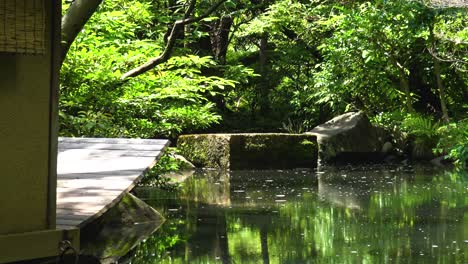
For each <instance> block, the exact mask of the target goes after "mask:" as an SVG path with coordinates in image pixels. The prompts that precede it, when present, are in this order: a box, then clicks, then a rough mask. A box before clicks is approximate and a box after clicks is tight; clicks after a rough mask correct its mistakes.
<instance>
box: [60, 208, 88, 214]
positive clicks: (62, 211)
mask: <svg viewBox="0 0 468 264" xmlns="http://www.w3.org/2000/svg"><path fill="white" fill-rule="evenodd" d="M56 212H57V215H65V214H66V215H88V216H92V215H93V214H95V213H96V211H95V210H92V209H80V210H73V209H69V208H57V211H56Z"/></svg>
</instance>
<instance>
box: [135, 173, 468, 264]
mask: <svg viewBox="0 0 468 264" xmlns="http://www.w3.org/2000/svg"><path fill="white" fill-rule="evenodd" d="M467 179H468V175H467V173H466V172H447V171H435V170H433V169H429V168H425V167H420V168H410V167H405V168H402V167H386V168H384V167H382V166H380V167H379V166H374V167H366V168H362V167H361V168H352V167H349V168H341V169H339V168H329V169H327V170H326V171H324V172H313V171H284V172H279V171H263V172H259V171H257V172H255V171H238V172H230V173H229V174H226V173H222V172H215V171H208V172H200V173H197V174H196V175H194V177H192V178H191V179H189V180H188V181H187V182H186V183H185V184H184V186H183V189H182V190H181V191H180V193H177V194H171V193H162V192H161V191H157V190H151V189H140V190H139V191H138V192H137V195H138V196H139V197H141V198H143V199H145V200H146V202H148V203H149V204H151V205H152V206H154V207H155V208H157V209H158V210H159V211H160V212H161V213H162V214H163V215H165V216H166V218H167V219H168V221H167V222H166V223H165V224H164V226H163V227H162V228H161V229H160V230H158V231H157V232H156V233H155V234H154V235H153V236H151V237H150V238H148V239H147V240H146V242H144V243H142V244H140V245H139V246H138V247H137V249H136V250H135V251H134V252H132V256H131V259H132V263H466V259H465V256H467V255H468V221H467V220H468V213H467V204H468V203H467V202H468V196H467V194H468V184H467Z"/></svg>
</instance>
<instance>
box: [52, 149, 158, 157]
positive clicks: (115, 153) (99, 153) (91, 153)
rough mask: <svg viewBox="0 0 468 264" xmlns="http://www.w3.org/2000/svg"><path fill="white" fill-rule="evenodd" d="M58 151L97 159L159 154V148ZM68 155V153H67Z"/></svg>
mask: <svg viewBox="0 0 468 264" xmlns="http://www.w3.org/2000/svg"><path fill="white" fill-rule="evenodd" d="M59 152H60V153H61V154H62V153H63V152H67V154H68V153H70V152H74V153H75V155H77V156H80V157H88V158H98V159H115V158H121V157H153V158H154V157H155V156H157V155H159V152H160V150H112V151H109V150H107V149H67V148H59ZM68 155H70V154H68Z"/></svg>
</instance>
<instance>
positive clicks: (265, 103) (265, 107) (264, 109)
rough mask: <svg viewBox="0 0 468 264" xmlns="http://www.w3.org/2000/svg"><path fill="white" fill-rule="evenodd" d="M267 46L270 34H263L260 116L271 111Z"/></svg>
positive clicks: (261, 45) (261, 46)
mask: <svg viewBox="0 0 468 264" xmlns="http://www.w3.org/2000/svg"><path fill="white" fill-rule="evenodd" d="M267 46H268V33H266V32H265V33H263V34H262V37H261V39H260V49H259V64H260V67H259V71H260V75H261V80H260V83H259V100H258V102H259V107H260V114H261V115H262V116H266V115H267V114H268V112H269V111H270V104H269V99H268V95H269V94H270V87H269V82H268V77H267V74H268V67H267V63H268V58H267Z"/></svg>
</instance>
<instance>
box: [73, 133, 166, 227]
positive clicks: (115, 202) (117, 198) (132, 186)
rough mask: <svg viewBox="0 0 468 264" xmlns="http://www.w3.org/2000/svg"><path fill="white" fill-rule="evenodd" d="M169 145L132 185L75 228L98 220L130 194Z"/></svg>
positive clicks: (164, 148)
mask: <svg viewBox="0 0 468 264" xmlns="http://www.w3.org/2000/svg"><path fill="white" fill-rule="evenodd" d="M170 144H171V142H170V141H169V140H167V141H166V143H165V144H164V146H163V147H162V148H161V151H160V152H159V154H158V155H157V156H156V157H155V158H154V160H153V162H152V163H151V164H150V165H149V166H148V167H146V169H144V170H143V171H142V172H141V174H140V176H138V177H137V178H136V179H135V180H134V181H133V183H131V184H130V185H129V186H128V187H127V188H126V189H125V190H123V191H122V193H120V194H119V195H118V196H117V197H116V198H115V199H114V200H112V202H110V203H108V204H107V205H105V206H104V207H103V208H102V209H101V210H99V211H98V212H97V213H96V214H94V215H93V216H91V217H89V218H88V219H86V220H84V221H83V222H81V223H80V224H79V225H78V226H77V227H78V228H80V229H81V228H83V227H84V226H86V225H87V224H89V223H91V222H92V221H94V220H95V219H97V218H99V217H100V216H102V215H103V214H104V213H105V212H107V210H109V209H110V208H112V207H114V206H115V205H116V204H117V203H118V202H119V201H120V200H122V198H123V197H124V196H125V194H126V193H128V192H130V191H131V190H132V189H133V188H134V187H135V186H136V185H137V184H138V183H139V182H140V181H141V179H142V178H143V177H144V175H145V174H146V173H147V172H148V171H149V170H150V169H151V168H153V167H154V165H156V163H157V162H158V161H159V159H160V158H161V156H162V155H164V152H165V150H166V148H167V147H169V145H170Z"/></svg>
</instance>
